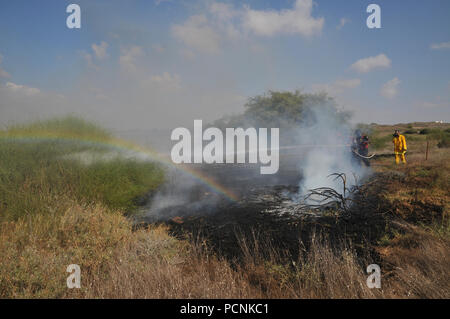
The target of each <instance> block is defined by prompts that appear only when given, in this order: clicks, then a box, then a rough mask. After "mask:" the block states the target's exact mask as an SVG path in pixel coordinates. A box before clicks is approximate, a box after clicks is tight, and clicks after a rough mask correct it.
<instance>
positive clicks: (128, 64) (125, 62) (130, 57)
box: [119, 46, 144, 72]
mask: <svg viewBox="0 0 450 319" xmlns="http://www.w3.org/2000/svg"><path fill="white" fill-rule="evenodd" d="M143 55H144V51H143V50H142V48H141V47H140V46H132V47H131V48H128V49H125V50H123V51H122V55H121V56H120V57H119V64H120V66H121V67H122V68H123V69H124V70H125V71H127V72H136V71H137V68H136V62H137V59H138V58H139V57H141V56H143Z"/></svg>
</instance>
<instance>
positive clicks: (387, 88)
mask: <svg viewBox="0 0 450 319" xmlns="http://www.w3.org/2000/svg"><path fill="white" fill-rule="evenodd" d="M399 84H400V80H399V79H398V78H397V77H395V78H393V79H392V80H390V81H387V82H386V83H385V84H384V85H383V86H382V87H381V91H380V94H381V95H382V96H384V97H385V98H387V99H393V98H394V97H395V96H396V95H397V93H398V85H399Z"/></svg>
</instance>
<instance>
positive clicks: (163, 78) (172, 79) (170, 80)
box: [150, 72, 181, 89]
mask: <svg viewBox="0 0 450 319" xmlns="http://www.w3.org/2000/svg"><path fill="white" fill-rule="evenodd" d="M150 81H151V82H152V83H154V84H158V85H162V86H164V87H165V88H169V89H178V88H180V87H181V83H180V76H179V75H178V74H174V75H171V74H170V73H169V72H164V73H163V74H161V75H153V76H151V77H150Z"/></svg>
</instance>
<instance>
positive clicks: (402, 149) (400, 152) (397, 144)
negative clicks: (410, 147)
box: [392, 134, 407, 164]
mask: <svg viewBox="0 0 450 319" xmlns="http://www.w3.org/2000/svg"><path fill="white" fill-rule="evenodd" d="M392 143H394V153H395V163H396V164H399V163H400V160H401V161H402V163H404V164H405V163H406V158H405V153H406V150H407V148H406V139H405V136H403V135H401V134H400V135H399V136H397V137H394V138H393V139H392Z"/></svg>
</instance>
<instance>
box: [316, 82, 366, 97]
mask: <svg viewBox="0 0 450 319" xmlns="http://www.w3.org/2000/svg"><path fill="white" fill-rule="evenodd" d="M360 85H361V80H360V79H340V80H336V81H335V82H333V83H332V84H313V85H312V86H311V88H312V90H313V91H315V92H321V91H325V92H327V93H328V94H330V95H332V96H334V95H336V94H339V93H342V92H343V91H345V90H348V89H354V88H357V87H358V86H360Z"/></svg>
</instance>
